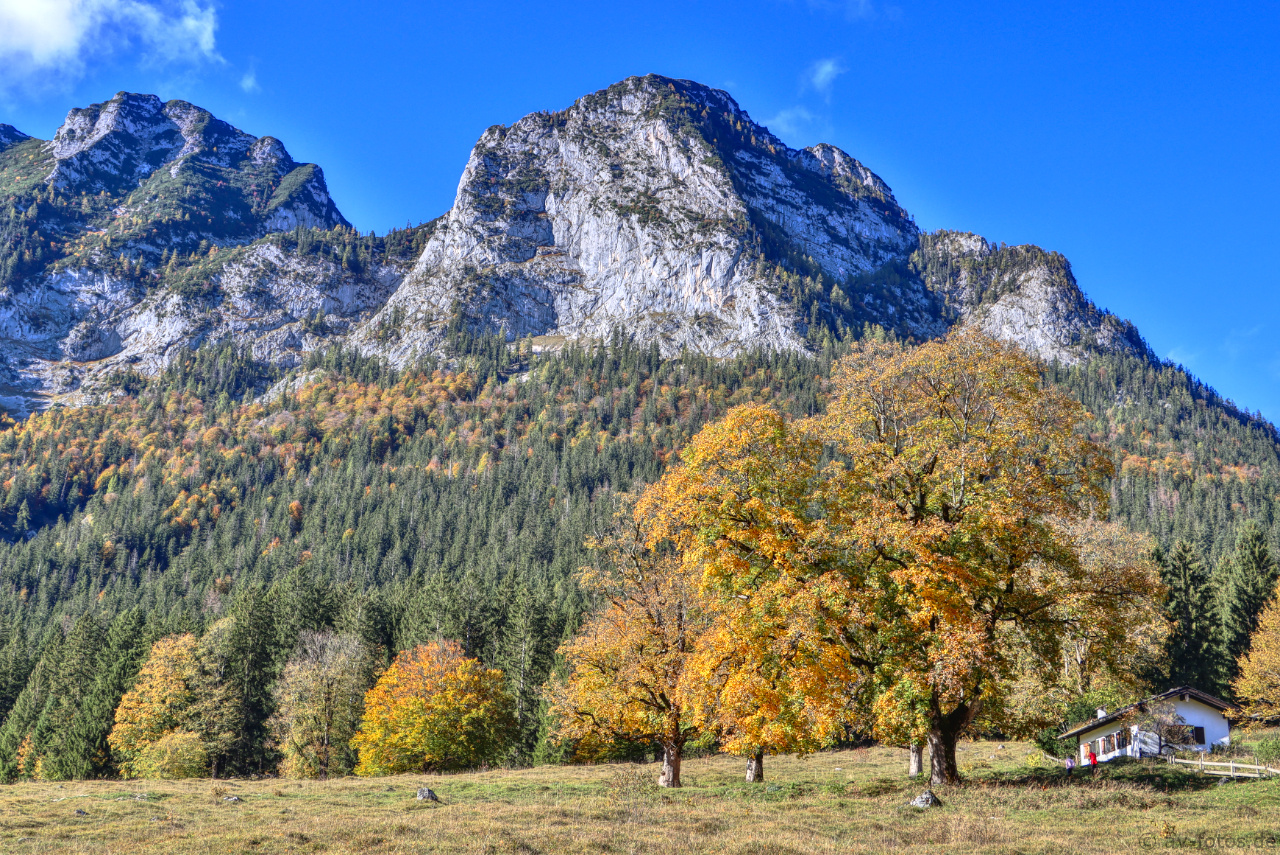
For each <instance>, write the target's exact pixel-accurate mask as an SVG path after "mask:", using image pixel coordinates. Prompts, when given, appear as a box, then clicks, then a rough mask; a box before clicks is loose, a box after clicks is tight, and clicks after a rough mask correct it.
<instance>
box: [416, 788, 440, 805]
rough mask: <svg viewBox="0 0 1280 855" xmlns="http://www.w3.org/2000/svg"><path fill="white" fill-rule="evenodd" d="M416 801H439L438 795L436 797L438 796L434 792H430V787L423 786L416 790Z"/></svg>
mask: <svg viewBox="0 0 1280 855" xmlns="http://www.w3.org/2000/svg"><path fill="white" fill-rule="evenodd" d="M418 801H420V802H438V801H440V799H439V797H438V796H436V794H435V793H433V792H431V788H430V787H423V788H422V789H420V790H418Z"/></svg>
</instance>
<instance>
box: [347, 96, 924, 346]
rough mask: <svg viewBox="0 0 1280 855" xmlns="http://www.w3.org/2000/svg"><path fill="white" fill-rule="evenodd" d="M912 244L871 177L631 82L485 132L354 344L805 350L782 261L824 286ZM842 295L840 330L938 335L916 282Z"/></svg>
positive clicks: (839, 155) (727, 105)
mask: <svg viewBox="0 0 1280 855" xmlns="http://www.w3.org/2000/svg"><path fill="white" fill-rule="evenodd" d="M915 241H916V229H915V226H914V224H913V223H912V222H911V221H910V218H909V217H907V215H906V214H905V213H904V212H903V211H902V209H901V208H899V207H898V205H897V203H896V202H895V201H894V199H893V196H892V194H891V193H890V192H889V189H888V187H887V186H886V185H885V184H884V182H882V181H881V180H880V179H879V178H877V177H876V176H875V175H874V174H872V173H871V172H870V171H869V170H867V169H866V168H865V167H864V166H862V164H860V163H858V162H857V161H856V160H854V159H853V158H851V157H849V156H848V155H846V154H844V153H843V152H841V151H839V150H838V149H835V148H833V147H831V146H818V147H815V148H814V149H810V150H804V151H794V150H792V149H789V148H788V147H787V146H786V145H784V144H783V143H782V142H781V141H779V140H778V139H777V138H776V137H774V136H773V135H772V134H770V133H769V132H768V130H767V129H765V128H763V127H761V126H759V125H757V124H755V123H754V122H752V121H751V119H750V117H749V116H747V114H746V113H745V112H743V111H742V110H741V109H740V108H739V107H738V105H737V104H736V103H734V101H733V99H732V98H730V97H729V96H728V95H727V94H726V93H724V92H721V91H718V90H714V89H710V88H707V87H704V86H701V85H699V84H696V83H691V82H689V81H681V80H669V79H666V78H661V77H655V76H650V77H645V78H630V79H628V80H626V81H623V82H622V83H620V84H617V85H615V86H612V87H610V88H609V89H607V90H605V91H602V92H597V93H595V94H593V95H589V96H586V97H584V98H582V99H580V100H579V101H578V102H577V103H575V104H574V105H573V106H572V107H570V108H569V109H567V110H565V111H563V112H560V113H535V114H533V115H530V116H526V117H525V118H524V119H521V120H520V121H519V122H517V123H516V124H514V125H512V126H510V127H502V126H495V127H493V128H490V129H489V130H488V131H486V132H485V134H484V135H483V136H482V137H481V138H480V141H479V142H478V143H477V144H476V146H475V148H474V150H473V151H472V154H471V157H470V159H469V161H468V163H467V166H466V168H465V170H464V171H463V174H462V179H461V181H460V182H459V185H458V192H457V196H456V199H455V202H454V205H453V208H452V209H451V210H450V211H449V213H448V215H447V217H446V218H445V220H444V222H443V224H442V225H441V227H440V228H439V229H438V230H437V231H436V232H435V235H434V236H433V238H432V240H431V242H430V244H429V245H428V246H427V247H426V249H425V251H424V252H423V254H422V257H421V258H420V259H419V260H418V262H417V264H416V265H415V267H414V269H413V271H412V273H411V274H410V275H409V276H408V277H407V279H406V280H405V284H404V285H403V286H402V288H401V289H400V290H399V291H398V292H397V293H396V294H395V295H394V296H393V297H392V298H391V300H390V302H389V303H388V305H387V306H386V307H385V308H384V309H383V310H382V311H381V312H380V313H379V314H378V316H376V317H375V318H373V319H372V320H371V321H370V322H369V323H368V324H366V325H365V326H364V327H363V328H362V329H361V331H359V332H358V333H357V334H356V337H355V340H356V342H357V343H359V344H360V345H361V346H362V347H363V348H364V349H366V350H370V351H375V352H380V353H386V354H387V355H389V356H391V357H392V358H393V359H396V360H402V359H405V358H408V357H409V356H410V355H411V354H412V353H414V352H416V351H419V350H421V349H423V348H430V347H432V346H433V345H434V343H435V342H436V341H438V340H439V335H440V329H441V327H442V325H443V324H445V323H446V322H447V321H448V320H449V319H450V318H451V317H452V316H453V315H454V313H457V312H461V313H462V315H463V316H464V317H465V318H466V319H467V320H468V321H469V322H470V323H471V324H472V325H474V326H476V327H478V328H483V329H489V330H501V331H503V332H505V333H506V335H507V336H508V337H509V338H517V337H524V336H541V335H550V336H565V337H574V338H577V337H597V338H599V337H604V336H607V335H608V334H609V332H610V331H611V330H612V329H613V328H615V327H620V328H621V329H623V330H625V331H627V332H629V333H632V334H634V335H636V336H638V337H639V338H641V339H644V340H657V341H658V342H659V343H660V345H661V346H662V349H663V351H664V352H666V353H673V352H676V351H678V350H680V349H681V348H691V349H694V350H698V351H701V352H704V353H709V354H712V355H717V356H723V355H729V354H732V353H736V352H738V351H740V350H742V349H745V348H749V347H771V348H780V349H800V348H802V347H804V336H805V333H806V331H807V327H808V324H809V323H810V321H811V317H810V316H809V314H808V313H805V312H803V311H801V308H802V307H800V306H798V305H797V301H796V299H795V294H794V293H792V292H793V290H794V286H793V285H792V284H791V283H789V282H788V281H787V277H786V275H785V272H784V269H785V267H784V266H785V265H786V264H787V262H788V261H789V260H794V259H798V260H801V262H802V263H803V264H804V265H805V266H806V268H807V269H806V271H805V272H806V273H808V274H810V275H811V277H813V278H815V279H821V280H822V281H823V282H824V283H825V284H826V286H827V288H828V289H829V288H831V287H832V286H836V287H838V286H839V284H840V283H847V282H848V281H850V280H851V279H852V278H853V277H855V276H857V275H859V274H863V273H867V272H869V271H873V270H876V269H877V268H879V267H881V266H882V265H884V264H885V263H886V262H888V261H890V260H892V259H894V258H899V257H905V255H906V254H907V253H909V252H910V251H911V250H912V249H913V248H914V246H915ZM780 264H781V265H784V266H780ZM850 290H852V289H850ZM818 291H819V293H818V294H817V295H816V296H817V299H818V300H819V302H822V303H824V306H823V308H822V310H823V311H824V312H828V313H829V312H831V311H832V308H831V295H830V293H829V292H825V293H824V292H822V291H821V287H819V289H818ZM849 298H852V302H851V303H850V304H849V306H848V309H847V313H848V314H849V316H850V317H848V318H841V320H842V321H853V320H861V319H863V318H864V317H865V318H866V319H871V320H875V321H878V322H882V323H884V324H885V325H887V326H891V327H895V328H903V330H904V331H906V332H910V333H912V334H915V335H929V334H932V333H935V332H937V331H940V329H941V327H940V326H939V325H938V322H937V318H936V313H935V311H934V307H933V304H932V301H931V295H930V294H929V293H928V291H927V290H926V289H924V288H923V287H917V288H914V289H906V290H905V291H904V292H903V293H899V294H894V295H892V296H891V297H890V298H889V299H886V298H885V297H884V295H881V294H879V293H876V294H872V293H867V294H856V293H855V294H850V295H846V298H845V299H846V302H848V300H849ZM388 329H390V330H391V333H392V336H391V337H392V339H393V340H392V342H391V343H390V344H386V343H385V342H386V340H387V338H388V336H387V331H388ZM375 331H378V332H379V333H380V334H381V338H382V340H383V343H379V342H378V341H376V340H375V336H374V332H375Z"/></svg>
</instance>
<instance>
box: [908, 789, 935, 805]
mask: <svg viewBox="0 0 1280 855" xmlns="http://www.w3.org/2000/svg"><path fill="white" fill-rule="evenodd" d="M910 806H911V807H915V808H931V807H942V799H940V798H938V797H937V796H935V795H934V794H933V790H925V791H924V792H923V793H921V794H920V795H918V796H916V797H915V798H914V799H912V800H911V803H910Z"/></svg>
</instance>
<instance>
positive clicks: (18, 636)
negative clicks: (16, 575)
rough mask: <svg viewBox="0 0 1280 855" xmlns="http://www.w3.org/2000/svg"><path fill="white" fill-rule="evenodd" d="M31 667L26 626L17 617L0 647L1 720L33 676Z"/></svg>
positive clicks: (6, 632) (5, 634)
mask: <svg viewBox="0 0 1280 855" xmlns="http://www.w3.org/2000/svg"><path fill="white" fill-rule="evenodd" d="M31 668H32V662H31V651H30V650H29V649H28V644H27V632H26V627H25V626H24V625H23V622H22V621H21V620H19V619H16V618H15V619H14V621H13V623H12V625H11V626H10V627H9V628H8V629H7V630H6V631H5V633H4V646H3V647H0V721H3V720H4V717H5V716H7V715H8V714H9V710H11V709H13V705H14V703H15V702H17V700H18V695H20V694H21V693H22V687H23V686H25V685H26V683H27V678H28V677H30V676H31Z"/></svg>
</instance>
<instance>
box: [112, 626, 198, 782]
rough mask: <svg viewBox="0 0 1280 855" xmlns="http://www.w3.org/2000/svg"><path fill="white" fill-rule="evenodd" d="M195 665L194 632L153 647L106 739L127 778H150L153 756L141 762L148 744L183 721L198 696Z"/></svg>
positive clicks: (119, 709) (171, 730)
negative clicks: (196, 693) (116, 755)
mask: <svg viewBox="0 0 1280 855" xmlns="http://www.w3.org/2000/svg"><path fill="white" fill-rule="evenodd" d="M196 667H197V666H196V638H195V636H194V635H192V634H190V633H186V634H184V635H171V636H168V637H166V638H162V639H160V640H159V641H157V642H155V643H154V644H152V645H151V654H150V655H149V656H148V657H147V661H146V662H145V663H144V664H143V666H142V670H141V671H140V672H139V673H138V680H137V682H136V683H135V684H134V687H133V688H132V689H130V690H129V691H128V692H126V693H125V695H124V697H123V698H122V699H121V701H120V706H118V707H117V708H116V716H115V727H113V728H112V730H111V733H110V735H108V737H107V743H108V744H109V745H110V746H111V749H112V750H113V751H115V752H116V753H117V754H118V755H119V756H120V758H121V762H120V771H121V773H122V774H123V775H124V776H125V777H137V776H148V773H149V772H152V771H153V769H152V767H153V766H154V765H155V763H154V760H155V758H154V757H152V758H151V761H149V762H143V763H141V764H140V763H139V761H140V759H141V758H142V757H143V755H144V754H145V753H146V752H147V749H148V747H149V746H151V745H152V744H154V743H158V742H159V741H160V740H162V739H164V738H165V737H166V736H168V735H169V734H171V733H174V732H176V731H179V730H181V729H182V728H183V726H184V725H185V723H186V719H187V711H188V709H189V708H190V707H191V706H192V704H193V703H194V702H195V698H196V696H195V692H194V690H193V688H192V684H193V682H194V680H195V676H196Z"/></svg>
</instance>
